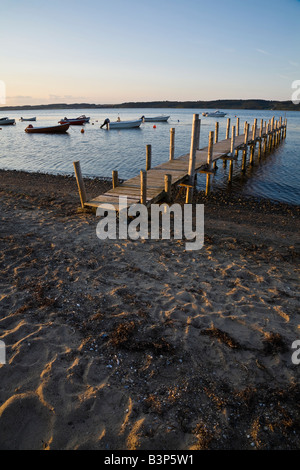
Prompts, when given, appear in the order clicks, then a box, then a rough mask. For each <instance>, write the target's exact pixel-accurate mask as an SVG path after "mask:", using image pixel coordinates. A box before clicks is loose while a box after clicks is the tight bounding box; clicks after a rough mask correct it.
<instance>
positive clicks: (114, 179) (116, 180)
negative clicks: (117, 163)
mask: <svg viewBox="0 0 300 470" xmlns="http://www.w3.org/2000/svg"><path fill="white" fill-rule="evenodd" d="M112 185H113V189H115V188H116V187H117V186H119V177H118V172H117V170H113V172H112Z"/></svg>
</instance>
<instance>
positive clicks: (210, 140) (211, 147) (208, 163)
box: [205, 131, 214, 196]
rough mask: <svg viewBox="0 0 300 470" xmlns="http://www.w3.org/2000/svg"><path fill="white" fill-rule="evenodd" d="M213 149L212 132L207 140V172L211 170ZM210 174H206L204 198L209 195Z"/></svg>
mask: <svg viewBox="0 0 300 470" xmlns="http://www.w3.org/2000/svg"><path fill="white" fill-rule="evenodd" d="M213 149H214V132H213V131H210V133H209V138H208V152H207V166H208V171H210V170H211V162H212V157H213ZM210 177H211V175H210V173H207V174H206V188H205V196H208V195H209V193H210Z"/></svg>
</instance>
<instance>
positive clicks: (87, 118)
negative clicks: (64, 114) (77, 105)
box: [71, 114, 90, 122]
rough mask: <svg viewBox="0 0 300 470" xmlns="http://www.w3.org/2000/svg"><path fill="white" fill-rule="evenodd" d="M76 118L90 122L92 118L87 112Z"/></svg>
mask: <svg viewBox="0 0 300 470" xmlns="http://www.w3.org/2000/svg"><path fill="white" fill-rule="evenodd" d="M76 119H79V120H81V119H84V122H90V118H89V117H86V115H85V114H82V115H81V116H78V118H76ZM71 120H72V119H71Z"/></svg>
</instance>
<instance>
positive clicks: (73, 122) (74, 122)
mask: <svg viewBox="0 0 300 470" xmlns="http://www.w3.org/2000/svg"><path fill="white" fill-rule="evenodd" d="M85 122H86V121H85V120H84V119H70V120H69V119H68V120H63V119H62V120H61V121H58V124H69V126H83V124H84V123H85Z"/></svg>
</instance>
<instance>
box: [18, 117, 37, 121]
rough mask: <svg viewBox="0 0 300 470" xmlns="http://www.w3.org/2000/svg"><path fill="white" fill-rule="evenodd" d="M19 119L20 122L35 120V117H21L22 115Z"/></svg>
mask: <svg viewBox="0 0 300 470" xmlns="http://www.w3.org/2000/svg"><path fill="white" fill-rule="evenodd" d="M20 121H22V122H23V121H36V117H32V118H23V117H21V118H20Z"/></svg>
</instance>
